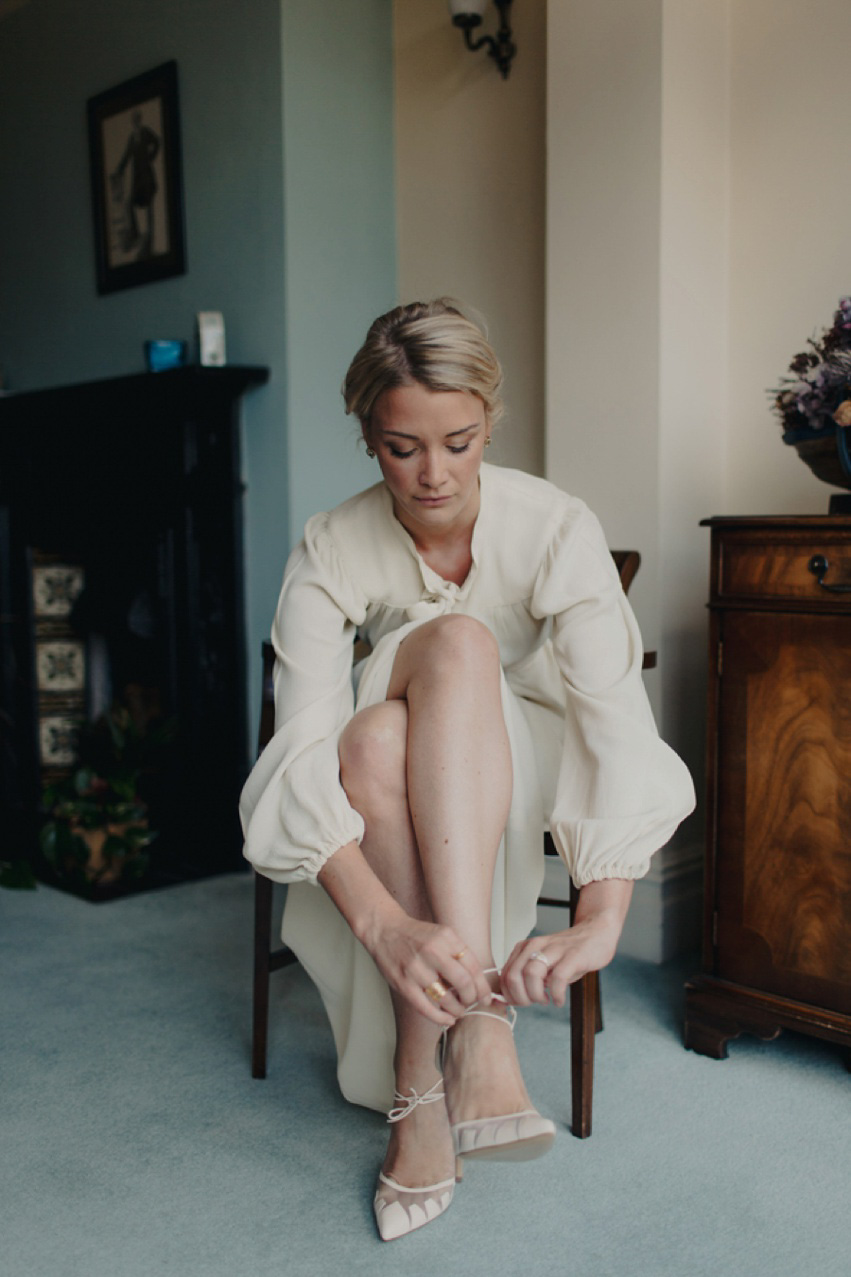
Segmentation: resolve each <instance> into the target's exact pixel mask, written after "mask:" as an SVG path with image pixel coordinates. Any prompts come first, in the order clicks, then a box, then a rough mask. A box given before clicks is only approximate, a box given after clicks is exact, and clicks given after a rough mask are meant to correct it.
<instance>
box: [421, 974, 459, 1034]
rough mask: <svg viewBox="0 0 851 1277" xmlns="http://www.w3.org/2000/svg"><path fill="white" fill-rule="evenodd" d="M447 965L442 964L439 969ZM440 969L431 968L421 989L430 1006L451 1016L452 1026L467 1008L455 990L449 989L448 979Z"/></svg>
mask: <svg viewBox="0 0 851 1277" xmlns="http://www.w3.org/2000/svg"><path fill="white" fill-rule="evenodd" d="M447 965H448V963H443V964H441V967H445V966H447ZM441 967H438V970H437V971H435V970H434V968H432V971H431V972H428V973H427V974H426V975H425V976H424V978H423V980H422V983H421V987H422V991H423V993H424V994H425V996H426V998H427V999H428V1000H429V1002H430V1003H431V1004H432V1006H436V1007H439V1008H440V1010H441V1011H442V1012H443V1013H444V1014H445V1015H449V1016H451V1017H452V1023H453V1024H454V1023H455V1021H456V1020H457V1019H458V1017H459V1016H462V1015H463V1014H464V1012H465V1011H466V1010H467V1008H466V1006H465V1005H464V1003H463V1002H462V1001H461V1000H460V998H459V997H458V995H457V993H456V992H455V990H454V989H453V988H451V987H450V984H449V978H448V976H447V975H446V974H445V972H444V971H443V970H442V969H441Z"/></svg>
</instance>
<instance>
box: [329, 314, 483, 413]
mask: <svg viewBox="0 0 851 1277" xmlns="http://www.w3.org/2000/svg"><path fill="white" fill-rule="evenodd" d="M412 384H417V385H420V386H425V387H426V389H427V390H450V391H451V390H456V391H457V390H461V391H467V392H468V393H469V394H473V395H477V396H478V398H479V399H481V401H482V403H483V404H484V405H485V410H486V412H487V416H488V421H489V423H490V424H491V425H494V424H495V423H496V422H497V421H498V420H499V418H500V417H501V416H502V411H503V404H502V398H501V395H500V391H501V388H502V368H501V367H500V363H499V360H498V359H497V357H496V355H495V354H494V351H493V349H492V347H491V345H490V343H489V342H488V341H487V339H486V337H485V335H484V333H483V332H482V330H481V328H479V327H478V325H477V324H474V323H473V321H472V320H471V319H467V317H466V316H465V315H462V313H461V311H460V310H458V309H457V308H456V307H455V306H453V305H452V304H451V303H450V302H448V301H447V300H446V299H445V298H442V297H441V298H438V299H437V300H436V301H431V302H411V303H410V304H409V305H407V306H397V307H395V309H394V310H389V311H388V312H387V314H386V315H380V316H379V317H378V319H376V320H375V322H374V323H373V325H372V327H371V328H370V330H369V332H368V333H367V335H366V341H365V342H364V344H363V345H362V346H361V348H360V350H359V351H358V353H357V354H356V355H355V357H354V359H353V360H352V362H351V364H350V365H349V371H348V372H347V373H346V379H345V381H344V382H343V398H344V399H345V401H346V412H347V413H354V415H355V416H356V417H357V419H358V421H359V422H360V424H361V428H362V429H363V430H364V431H366V430H368V429H369V425H370V418H371V416H372V411H373V409H374V407H375V404H376V401H377V399H378V398H379V396H380V395H382V394H383V393H384V391H385V390H392V389H394V388H395V387H396V386H410V385H412Z"/></svg>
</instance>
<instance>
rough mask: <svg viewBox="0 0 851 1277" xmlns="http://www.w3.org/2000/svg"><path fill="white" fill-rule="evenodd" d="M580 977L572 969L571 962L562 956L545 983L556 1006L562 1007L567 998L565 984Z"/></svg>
mask: <svg viewBox="0 0 851 1277" xmlns="http://www.w3.org/2000/svg"><path fill="white" fill-rule="evenodd" d="M579 979H581V972H580V974H579V975H577V974H576V973H575V970H573V964H572V963H571V962H570V961H569V960H568V959H566V958H562V960H561V962H559V963H557V964H556V966H554V967H553V969H552V971H551V972H550V975H549V979H548V980H547V985H548V987H549V990H550V997H551V998H552V1000H553V1002H554V1003H555V1005H556V1006H557V1007H563V1006H564V1004H565V1000H566V998H567V986H568V984H572V983H573V981H574V980H579Z"/></svg>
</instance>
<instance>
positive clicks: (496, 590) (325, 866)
mask: <svg viewBox="0 0 851 1277" xmlns="http://www.w3.org/2000/svg"><path fill="white" fill-rule="evenodd" d="M501 380H502V373H501V369H500V366H499V363H498V361H497V359H496V356H495V354H494V352H493V350H492V349H491V347H490V346H489V344H488V343H487V341H486V339H485V337H484V336H483V334H482V333H481V331H480V330H479V329H478V327H477V326H476V325H475V324H473V323H472V322H470V320H468V319H467V318H465V317H464V316H463V315H461V314H460V313H459V311H458V310H456V309H455V308H454V307H453V306H451V305H449V304H448V303H446V302H443V301H437V302H432V303H427V304H426V303H415V304H412V305H410V306H403V307H398V308H397V309H395V310H393V311H390V312H389V313H388V314H387V315H383V316H381V317H380V318H379V319H377V320H376V321H375V323H374V324H373V325H372V327H371V328H370V330H369V334H368V336H367V338H366V342H365V343H364V345H363V347H362V348H361V350H360V351H359V352H358V353H357V355H356V356H355V358H354V360H353V362H352V364H351V367H350V368H349V371H348V374H347V376H346V381H345V385H344V396H345V401H346V410H347V412H350V413H354V414H355V416H356V417H357V419H358V421H359V422H360V425H361V430H362V433H363V438H364V440H365V443H366V447H367V452H368V455H369V456H370V457H374V458H375V459H376V461H377V463H378V466H379V469H380V471H381V475H382V480H381V482H379V483H378V484H376V485H375V486H374V487H372V488H370V489H368V490H367V491H366V492H363V493H361V494H360V495H359V496H357V497H354V498H353V499H352V500H350V501H347V502H345V503H344V504H343V505H341V506H339V507H338V508H337V509H336V510H333V511H331V513H330V514H319V515H316V516H314V517H313V518H312V519H310V520H309V521H308V524H307V527H306V530H305V537H304V541H303V542H302V544H301V545H299V547H298V548H297V549H296V550H295V551H294V552H293V554H292V556H291V558H290V561H289V563H288V565H287V569H286V573H285V576H284V585H283V589H282V592H281V598H280V602H279V605H278V611H277V615H276V619H275V624H274V629H273V640H274V644H275V649H276V653H277V663H276V687H275V696H276V706H277V722H276V728H277V730H276V734H275V737H274V739H273V741H272V742H271V743H270V745H269V746H268V748H267V749H266V750H265V752H264V753H263V755H262V757H261V759H260V760H259V762H258V764H257V766H256V767H255V769H254V772H253V773H252V775H251V777H250V778H249V781H248V783H247V785H246V788H245V791H244V794H243V804H242V815H243V821H244V826H245V829H246V855H247V857H248V858H249V860H251V861H252V862H253V863H254V864H255V865H256V866H257V867H258V868H259V869H260V870H262V872H263V873H265V874H267V875H268V876H269V877H271V878H273V879H276V880H278V881H282V882H288V883H290V884H292V885H291V886H290V889H289V892H288V899H287V906H286V911H285V917H284V931H283V934H284V939H285V941H286V942H287V943H288V944H289V945H290V946H291V947H292V948H293V950H294V951H295V952H296V953H297V954H298V956H299V958H300V959H301V961H302V963H303V965H304V966H305V968H306V969H307V971H308V972H309V974H310V975H311V977H312V978H313V979H314V980H315V982H316V984H317V985H318V987H319V990H320V992H321V994H322V997H323V1000H324V1002H325V1006H326V1008H327V1010H328V1013H329V1016H330V1020H331V1024H332V1027H333V1031H334V1036H335V1040H336V1045H337V1050H338V1056H339V1066H338V1075H339V1079H340V1085H341V1088H342V1090H343V1093H344V1094H345V1095H346V1097H347V1098H348V1099H350V1100H352V1101H353V1102H355V1103H360V1104H365V1105H368V1106H370V1107H374V1108H380V1109H384V1108H386V1107H387V1105H388V1104H389V1103H390V1098H391V1096H392V1095H393V1094H394V1093H395V1105H394V1107H393V1108H392V1109H391V1111H390V1116H389V1120H390V1123H391V1130H390V1141H389V1146H388V1150H387V1156H386V1158H385V1161H384V1166H383V1169H382V1171H381V1173H380V1176H379V1184H378V1190H377V1192H376V1198H375V1210H376V1217H377V1221H378V1227H379V1232H380V1234H381V1236H382V1238H383V1239H385V1240H390V1239H391V1238H393V1237H399V1236H402V1235H403V1234H405V1233H407V1232H410V1231H411V1230H412V1229H414V1228H417V1227H419V1226H421V1225H422V1224H424V1223H427V1222H429V1221H430V1220H431V1219H433V1218H436V1216H437V1215H439V1214H441V1213H442V1212H443V1211H444V1210H445V1209H446V1207H447V1206H448V1205H449V1202H450V1201H451V1198H452V1193H453V1189H454V1183H455V1159H456V1157H464V1156H480V1157H481V1156H489V1157H497V1158H506V1159H519V1158H525V1157H533V1156H537V1155H539V1154H540V1153H542V1152H545V1151H546V1149H547V1148H548V1147H549V1146H550V1144H551V1143H552V1140H553V1136H554V1134H555V1127H554V1126H553V1124H552V1123H551V1122H549V1121H548V1120H547V1119H545V1118H543V1117H541V1115H540V1114H539V1113H538V1112H537V1111H536V1110H535V1109H534V1107H533V1105H532V1103H531V1101H530V1099H529V1096H528V1095H527V1093H526V1089H525V1086H524V1084H523V1078H522V1074H521V1072H520V1067H519V1064H518V1060H517V1055H516V1052H515V1049H514V1042H513V1038H512V1033H511V1029H512V1028H513V1021H514V1018H515V1016H516V1011H515V1008H516V1007H518V1006H527V1005H529V1004H531V1003H546V1002H547V1000H548V998H549V999H551V1000H552V1001H553V1002H554V1003H555V1004H556V1005H558V1006H562V1005H564V1001H565V993H566V988H567V986H568V984H570V983H571V982H572V981H574V980H576V979H578V978H579V977H580V976H581V975H583V974H584V973H585V972H587V971H593V970H598V969H599V968H600V967H603V966H605V965H606V963H608V962H609V961H610V960H611V958H612V956H613V955H614V952H615V947H616V945H617V941H618V937H619V936H620V932H621V928H622V926H623V921H624V917H625V915H626V911H627V907H628V904H629V899H630V893H631V890H632V882H633V880H634V879H636V878H638V877H640V876H641V875H643V874H644V873H645V872H646V871H647V867H648V862H649V857H650V855H651V854H652V852H653V851H655V850H656V849H657V848H658V847H659V846H661V845H662V844H663V843H664V842H666V841H667V839H668V838H669V837H670V835H671V834H672V832H673V830H674V829H675V827H676V825H677V824H678V823H679V821H680V820H681V819H682V818H683V817H684V816H685V815H687V814H688V812H689V811H690V810H691V808H692V806H693V789H692V785H691V780H690V778H689V775H688V773H687V771H686V769H685V767H684V766H683V764H682V763H681V762H680V760H679V759H678V758H677V757H676V755H675V754H673V752H672V751H671V750H670V749H668V747H667V746H666V745H665V744H663V743H662V741H660V739H659V737H658V735H657V733H656V729H655V726H654V723H653V718H652V715H651V712H650V709H649V706H648V703H647V699H646V696H645V693H644V689H643V685H642V681H641V660H642V649H641V642H640V637H639V634H638V631H637V628H636V625H635V621H634V619H633V616H632V613H631V611H630V609H629V607H628V605H627V603H626V599H625V597H624V594H623V591H622V590H621V587H620V582H619V579H618V576H617V572H616V571H615V568H614V565H613V562H612V558H611V555H610V553H609V551H608V549H607V547H606V543H605V540H604V538H603V535H602V532H601V530H600V527H599V525H598V523H597V521H596V519H595V518H594V516H593V515H592V514H591V513H590V512H589V510H588V509H587V507H586V506H585V505H584V504H583V503H582V502H581V501H578V500H577V499H575V498H573V497H569V496H567V495H565V494H564V493H562V492H560V491H559V490H558V489H556V488H554V487H553V486H552V485H551V484H549V483H546V482H545V481H544V480H541V479H537V478H533V477H532V476H529V475H525V474H522V473H520V472H519V471H513V470H503V469H500V468H499V467H494V466H488V465H483V464H482V463H483V456H484V451H485V449H486V448H487V446H488V445H489V443H490V441H491V434H492V431H493V428H494V426H495V424H496V422H497V420H498V419H499V416H500V413H501V401H500V386H501ZM356 635H357V636H360V637H362V638H365V639H367V640H368V641H369V643H370V644H371V645H372V652H371V655H370V656H369V657H368V658H367V659H366V660H365V661H364V662H362V663H361V664H360V665H359V666H357V667H356V669H355V671H354V677H353V673H352V643H353V639H354V638H355V636H356ZM546 822H549V824H550V827H551V829H552V833H553V837H554V840H555V843H556V845H557V847H558V849H559V852H560V854H561V855H562V857H563V858H564V860H565V862H566V864H567V866H568V868H569V870H570V872H571V875H572V876H573V879H574V881H575V882H576V883H577V884H578V885H579V886H580V888H581V890H580V895H579V905H578V909H577V914H576V920H575V924H574V926H573V927H571V928H570V929H569V930H567V931H561V932H557V933H556V934H554V935H549V936H537V937H535V938H533V939H527V938H526V937H527V936H528V935H529V932H530V931H531V929H532V927H533V926H534V923H535V902H536V900H537V897H538V894H539V889H540V886H541V882H542V880H543V871H544V864H543V855H542V831H543V828H544V826H545V823H546ZM317 884H318V886H319V887H320V888H321V890H317V889H316V886H317Z"/></svg>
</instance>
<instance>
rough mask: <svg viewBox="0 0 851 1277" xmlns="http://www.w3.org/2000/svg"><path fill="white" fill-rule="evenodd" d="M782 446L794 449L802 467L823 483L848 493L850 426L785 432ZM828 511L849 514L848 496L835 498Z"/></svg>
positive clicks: (850, 449)
mask: <svg viewBox="0 0 851 1277" xmlns="http://www.w3.org/2000/svg"><path fill="white" fill-rule="evenodd" d="M783 442H784V443H788V444H790V445H791V446H792V447H793V448H796V449H797V452H798V456H799V457H800V458H801V460H802V461H803V462H804V464H805V465H808V466H809V468H810V469H811V470H812V472H813V474H814V475H815V476H816V478H818V479H821V480H822V482H823V483H829V484H830V485H831V487H834V488H848V489H851V426H837V425H835V424H834V423H833V422H831V423H830V424H829V425H826V426H824V427H823V429H821V430H810V429H809V428H807V427H805V428H804V429H801V430H787V431H786V432H785V434H784V435H783ZM828 509H829V512H830V513H831V514H847V513H848V512H849V511H851V496H846V495H845V494H844V493H837V494H835V495H834V496H832V497H831V498H830V503H829V506H828Z"/></svg>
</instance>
